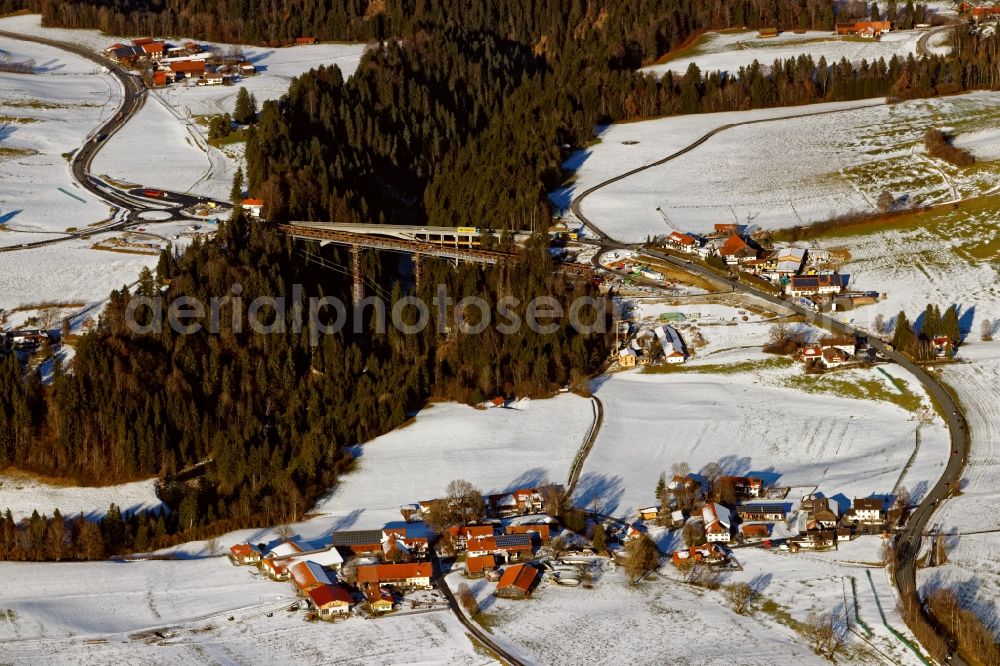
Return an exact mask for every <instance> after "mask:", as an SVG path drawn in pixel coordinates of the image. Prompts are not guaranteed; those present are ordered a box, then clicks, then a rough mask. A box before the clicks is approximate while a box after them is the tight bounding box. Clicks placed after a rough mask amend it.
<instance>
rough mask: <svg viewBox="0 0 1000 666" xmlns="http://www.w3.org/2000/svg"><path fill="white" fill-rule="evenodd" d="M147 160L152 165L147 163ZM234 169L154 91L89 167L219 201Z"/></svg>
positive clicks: (118, 178)
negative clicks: (151, 160) (139, 147)
mask: <svg viewBox="0 0 1000 666" xmlns="http://www.w3.org/2000/svg"><path fill="white" fill-rule="evenodd" d="M137 146H142V150H137V149H136V148H137ZM241 148H242V146H241ZM227 150H230V151H231V150H232V149H227ZM239 154H242V150H240V151H239ZM151 157H152V158H153V159H155V163H152V164H151V162H150V159H151ZM235 171H236V162H235V161H234V160H232V159H227V157H226V155H225V153H223V152H222V151H220V150H218V149H216V148H213V147H212V146H210V145H208V143H207V142H206V141H205V138H204V136H202V134H201V133H200V129H199V127H198V125H197V123H195V122H194V121H192V120H188V119H185V118H183V117H182V116H179V115H175V113H174V111H173V109H172V108H170V107H168V106H166V105H164V104H162V103H161V102H160V100H159V97H158V94H157V93H155V92H153V93H149V97H148V99H147V100H146V103H145V104H144V105H143V107H142V109H141V110H140V111H139V112H138V113H137V114H136V115H135V117H133V118H132V119H131V120H130V121H129V122H128V124H126V125H125V127H123V128H122V129H121V130H120V131H118V132H117V133H116V134H115V135H114V136H112V137H111V138H110V139H108V141H107V143H106V144H105V146H104V148H103V149H102V150H101V152H99V153H98V154H97V157H96V158H95V159H94V164H93V172H94V173H95V174H97V175H100V176H110V177H111V178H113V179H114V180H116V181H119V182H121V181H124V182H128V183H136V184H140V185H145V186H149V187H156V188H162V189H167V190H172V191H175V192H192V193H194V194H200V195H204V196H208V197H212V198H215V199H219V200H223V201H225V200H227V199H229V192H230V188H231V187H232V184H233V173H234V172H235Z"/></svg>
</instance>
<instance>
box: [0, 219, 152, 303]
mask: <svg viewBox="0 0 1000 666" xmlns="http://www.w3.org/2000/svg"><path fill="white" fill-rule="evenodd" d="M113 237H114V234H101V235H98V236H94V237H92V238H88V239H77V240H69V241H66V242H64V243H58V244H56V245H49V246H46V247H40V248H36V249H32V250H23V251H18V252H3V253H0V308H3V309H5V310H7V309H10V308H13V307H18V306H23V305H28V304H34V303H41V302H47V301H56V302H60V303H63V302H72V303H91V302H95V301H103V300H104V299H106V298H107V297H108V294H109V293H110V291H111V290H112V289H118V288H120V287H121V286H122V285H126V284H132V283H133V282H135V281H136V279H138V277H139V271H140V270H142V267H143V266H148V267H149V268H153V267H155V266H156V261H157V257H156V256H153V255H148V254H127V253H123V252H111V251H107V250H94V249H92V246H93V245H94V244H95V243H98V242H101V241H102V240H104V239H109V238H113Z"/></svg>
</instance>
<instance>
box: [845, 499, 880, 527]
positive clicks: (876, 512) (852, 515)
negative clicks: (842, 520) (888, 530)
mask: <svg viewBox="0 0 1000 666" xmlns="http://www.w3.org/2000/svg"><path fill="white" fill-rule="evenodd" d="M883 506H884V505H883V503H882V500H881V499H879V498H877V497H866V498H863V499H858V498H856V497H855V498H854V501H853V502H852V503H851V508H850V509H849V510H848V511H847V518H848V519H849V520H854V521H857V522H859V523H869V524H876V525H877V524H881V523H884V522H885V511H883Z"/></svg>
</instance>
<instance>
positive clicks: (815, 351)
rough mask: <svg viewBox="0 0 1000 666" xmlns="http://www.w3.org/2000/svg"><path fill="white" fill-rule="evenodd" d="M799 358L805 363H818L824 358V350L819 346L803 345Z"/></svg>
mask: <svg viewBox="0 0 1000 666" xmlns="http://www.w3.org/2000/svg"><path fill="white" fill-rule="evenodd" d="M799 358H800V359H802V361H803V362H805V363H816V362H818V361H819V359H821V358H823V348H822V347H821V346H819V345H803V346H802V347H800V348H799Z"/></svg>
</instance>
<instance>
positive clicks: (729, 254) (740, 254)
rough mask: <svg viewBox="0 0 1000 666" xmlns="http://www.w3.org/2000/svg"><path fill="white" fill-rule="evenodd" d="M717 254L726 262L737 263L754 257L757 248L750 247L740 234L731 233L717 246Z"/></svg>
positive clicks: (755, 256)
mask: <svg viewBox="0 0 1000 666" xmlns="http://www.w3.org/2000/svg"><path fill="white" fill-rule="evenodd" d="M719 256H720V257H722V258H723V259H724V260H725V262H726V263H727V264H738V263H741V262H744V261H746V260H748V259H756V258H757V250H755V249H753V248H752V247H750V245H748V244H747V242H746V241H745V240H743V238H742V237H741V236H739V235H737V234H733V235H732V236H730V237H729V238H727V239H726V242H725V243H723V244H722V246H721V247H719Z"/></svg>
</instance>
